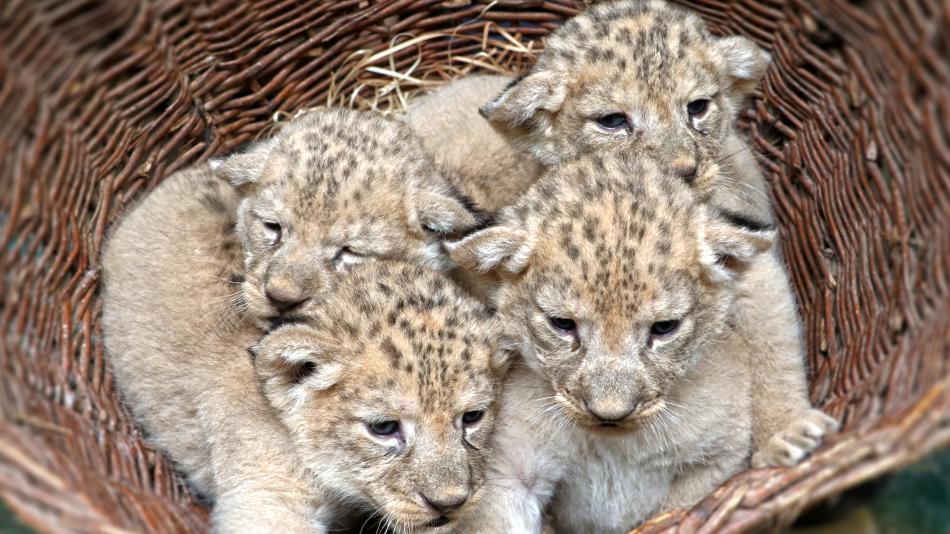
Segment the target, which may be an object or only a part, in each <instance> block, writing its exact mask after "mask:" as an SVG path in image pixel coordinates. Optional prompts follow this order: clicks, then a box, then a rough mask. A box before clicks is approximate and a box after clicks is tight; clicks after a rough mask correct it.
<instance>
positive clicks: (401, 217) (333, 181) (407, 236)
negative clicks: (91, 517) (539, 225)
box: [102, 110, 481, 532]
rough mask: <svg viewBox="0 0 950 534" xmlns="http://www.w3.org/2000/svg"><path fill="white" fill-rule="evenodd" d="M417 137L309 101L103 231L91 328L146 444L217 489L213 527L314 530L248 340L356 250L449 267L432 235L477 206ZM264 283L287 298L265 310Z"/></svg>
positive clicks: (211, 491)
mask: <svg viewBox="0 0 950 534" xmlns="http://www.w3.org/2000/svg"><path fill="white" fill-rule="evenodd" d="M421 150H422V149H421V148H420V146H419V142H418V140H416V139H415V137H413V135H412V134H411V133H410V132H409V130H408V128H407V127H406V126H404V125H401V124H400V123H397V122H394V121H387V120H384V119H381V118H379V117H377V116H375V115H372V114H368V113H359V112H354V111H343V110H321V111H316V112H313V113H311V114H308V115H307V116H304V117H301V118H299V119H296V120H294V121H291V122H290V123H288V124H287V125H285V126H283V127H281V128H280V129H279V130H278V132H277V133H276V134H275V136H274V137H272V138H269V139H266V140H263V141H260V142H258V143H255V144H253V145H251V146H250V148H249V149H248V150H246V151H243V152H240V153H237V154H234V155H231V156H227V157H225V158H223V159H219V160H213V161H212V162H210V163H205V164H199V165H196V166H195V167H192V168H189V169H185V170H183V171H180V172H178V173H176V174H175V175H173V176H170V177H168V178H167V179H166V180H164V181H163V182H162V183H161V184H160V185H159V186H158V187H157V188H156V189H155V190H154V191H152V192H150V193H149V194H148V195H146V196H145V197H144V198H143V199H142V201H141V202H139V203H138V204H137V205H136V206H135V207H134V209H132V210H131V211H130V212H129V213H128V214H127V215H126V216H125V217H123V218H122V219H121V220H120V221H119V222H118V224H117V225H116V226H115V228H114V229H113V230H112V231H111V233H110V237H109V239H108V241H107V244H106V247H105V250H104V253H103V258H102V266H103V273H104V295H103V335H104V339H105V345H106V350H107V351H108V353H109V356H110V363H111V365H112V369H113V371H114V373H115V376H116V381H117V384H118V388H119V390H120V391H121V393H122V395H123V397H124V398H125V400H126V401H127V403H128V405H129V406H130V408H131V409H132V412H133V414H134V415H135V417H136V420H137V421H138V422H139V424H141V425H142V427H143V430H144V431H145V432H146V434H147V436H148V439H149V441H150V443H152V444H153V446H155V447H156V448H158V449H159V450H162V451H163V452H165V453H166V454H167V455H168V456H169V457H170V458H171V459H172V460H173V461H174V462H175V465H176V467H177V468H178V469H180V470H181V471H182V472H183V473H184V474H185V475H186V476H187V477H188V479H189V481H190V482H191V484H192V485H193V486H194V487H195V489H196V490H197V491H198V492H199V493H201V494H203V495H204V496H205V497H207V498H208V499H209V500H210V501H213V502H214V510H213V526H214V528H215V529H216V530H220V531H225V532H235V531H241V530H242V529H247V528H248V525H253V526H254V527H256V528H260V529H263V530H267V531H275V532H313V530H314V529H316V530H317V531H321V530H325V528H326V524H327V521H328V519H327V516H326V513H325V512H326V510H327V507H326V506H324V496H323V495H321V494H320V492H319V491H315V490H314V488H313V487H312V485H311V484H309V481H308V480H306V479H305V478H304V477H303V475H302V469H301V468H300V465H299V462H298V460H297V458H296V456H295V455H294V454H293V452H292V451H293V448H292V442H291V441H290V437H289V436H288V434H287V432H286V429H285V428H283V427H282V425H281V423H280V421H278V420H277V419H276V418H275V417H274V416H273V413H272V411H271V408H270V407H269V405H268V404H267V402H266V401H265V399H264V398H263V397H262V396H261V395H260V394H259V392H258V390H257V382H256V380H255V376H254V370H253V367H252V365H251V361H250V359H249V357H248V355H247V347H248V346H249V345H250V344H252V343H254V342H256V341H257V340H258V339H260V336H261V335H262V333H263V330H262V329H263V328H265V327H267V326H269V324H270V321H269V320H268V319H271V318H278V319H280V320H287V319H293V318H295V317H298V316H299V315H303V314H306V313H307V312H308V310H310V309H311V308H312V307H313V306H316V305H318V304H319V303H320V301H321V300H322V297H323V295H325V293H326V292H328V291H331V290H332V288H333V286H334V285H335V283H336V280H337V279H338V278H340V275H342V274H343V273H345V272H347V271H349V269H350V268H352V266H353V265H355V264H357V263H361V262H365V261H367V260H373V259H377V258H400V259H404V260H407V261H413V262H419V263H421V264H425V265H428V266H430V267H440V268H445V267H447V266H448V263H449V262H448V260H447V257H446V254H445V252H444V250H443V248H442V244H441V243H442V240H443V239H445V238H446V237H447V236H458V235H460V234H461V233H462V232H463V231H464V230H465V229H467V228H473V227H475V226H477V225H478V224H480V220H481V219H480V216H479V214H478V213H476V212H474V211H473V210H472V209H471V207H470V206H469V205H468V204H467V203H466V202H465V201H464V199H462V198H459V197H458V196H457V195H456V194H455V192H454V191H453V190H452V189H451V188H450V187H449V186H448V185H446V183H445V181H444V180H443V179H442V177H441V175H440V174H438V173H437V171H436V170H435V169H434V167H433V166H432V165H429V164H428V162H429V160H428V159H427V158H426V156H425V154H423V153H422V151H421ZM265 222H269V223H279V224H280V225H281V232H280V234H281V235H280V239H274V236H275V232H274V229H273V228H268V227H267V226H265V225H264V223H265ZM268 232H270V233H268ZM267 290H270V292H271V293H272V294H277V295H279V296H280V297H281V299H283V301H288V302H297V304H296V305H295V306H293V307H291V308H285V309H281V310H276V309H275V308H274V306H273V305H272V304H271V302H269V301H268V298H267V297H266V296H265V291H267Z"/></svg>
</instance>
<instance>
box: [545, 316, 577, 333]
mask: <svg viewBox="0 0 950 534" xmlns="http://www.w3.org/2000/svg"><path fill="white" fill-rule="evenodd" d="M548 320H549V321H551V325H552V326H554V328H557V329H558V330H563V331H565V332H571V331H573V330H574V329H575V328H577V323H575V322H574V319H565V318H563V317H549V318H548Z"/></svg>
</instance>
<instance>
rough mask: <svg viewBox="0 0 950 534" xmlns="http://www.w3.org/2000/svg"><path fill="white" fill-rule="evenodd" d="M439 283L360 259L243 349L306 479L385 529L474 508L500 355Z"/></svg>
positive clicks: (479, 313)
mask: <svg viewBox="0 0 950 534" xmlns="http://www.w3.org/2000/svg"><path fill="white" fill-rule="evenodd" d="M496 321H497V319H496V318H494V317H493V316H492V314H491V313H490V312H489V311H488V310H487V309H486V308H485V307H484V306H483V305H481V304H479V303H478V302H477V301H475V300H474V299H473V298H472V297H469V296H468V295H466V294H465V293H463V292H462V291H461V290H460V289H458V288H457V287H455V286H454V285H453V284H451V283H450V282H449V281H448V279H446V278H445V276H444V275H442V274H439V273H435V272H433V271H429V270H427V269H424V268H422V267H419V266H416V265H411V264H405V263H394V262H378V263H374V264H367V265H361V266H359V267H357V268H354V270H353V272H352V273H351V274H350V275H349V276H347V277H346V278H344V279H343V280H341V281H340V283H339V284H338V285H337V288H336V290H335V291H334V292H333V293H332V294H331V295H329V296H327V298H326V299H325V300H323V301H322V302H321V303H320V304H319V305H318V306H316V308H315V309H314V311H313V312H312V313H311V314H310V315H309V316H308V317H307V318H306V322H305V323H304V324H294V325H289V326H281V327H279V328H277V329H276V330H274V331H273V332H271V333H270V334H268V335H267V336H266V337H265V338H264V339H263V340H262V341H261V342H260V344H259V345H258V346H257V347H256V349H254V352H255V353H256V366H257V374H258V377H259V379H260V381H261V384H262V390H263V392H264V394H265V396H266V397H267V398H268V400H269V401H270V403H271V404H272V405H273V406H274V408H275V410H276V413H277V415H278V417H279V418H280V419H281V421H282V422H283V423H284V425H286V427H287V429H288V430H289V432H290V434H291V435H292V436H293V440H294V443H295V445H296V448H297V452H298V455H299V457H300V458H301V459H302V462H303V465H304V466H306V467H307V468H308V469H309V473H310V475H311V476H313V477H314V480H315V483H316V484H318V485H320V486H322V487H324V488H326V489H327V490H329V491H330V492H332V494H333V495H334V499H335V500H336V501H337V502H338V503H339V504H340V505H341V507H342V508H352V505H353V503H357V504H358V505H362V506H364V507H365V508H366V509H367V511H370V512H373V513H375V514H379V516H380V517H381V523H382V524H384V525H386V526H388V527H391V528H392V529H394V530H395V531H396V532H408V531H413V530H414V529H416V528H421V527H438V526H442V525H445V524H447V523H449V522H450V520H451V519H452V518H454V517H456V516H458V515H464V513H465V512H466V507H467V506H470V505H471V504H472V503H476V502H478V501H479V499H480V497H481V495H482V493H487V490H486V491H482V487H483V485H484V483H485V472H486V467H487V460H488V453H489V448H488V442H489V438H490V435H491V429H492V427H493V425H494V419H495V413H496V411H497V409H498V406H499V404H498V398H499V397H500V395H501V389H502V385H501V384H502V379H503V378H504V374H505V372H506V371H507V368H508V360H509V353H508V352H507V351H506V350H503V349H502V348H501V347H499V346H498V345H497V341H496V339H497V333H498V331H499V330H500V325H499V324H497V322H496Z"/></svg>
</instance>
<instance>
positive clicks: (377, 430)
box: [369, 421, 399, 438]
mask: <svg viewBox="0 0 950 534" xmlns="http://www.w3.org/2000/svg"><path fill="white" fill-rule="evenodd" d="M369 430H370V432H372V433H373V434H376V435H377V436H380V437H384V438H387V437H390V436H392V435H394V434H395V433H396V432H399V421H380V422H378V423H373V424H371V425H369Z"/></svg>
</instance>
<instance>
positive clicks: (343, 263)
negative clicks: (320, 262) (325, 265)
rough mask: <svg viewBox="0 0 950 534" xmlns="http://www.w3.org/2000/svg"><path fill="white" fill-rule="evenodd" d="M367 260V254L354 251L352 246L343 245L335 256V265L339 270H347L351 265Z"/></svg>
mask: <svg viewBox="0 0 950 534" xmlns="http://www.w3.org/2000/svg"><path fill="white" fill-rule="evenodd" d="M365 260H366V255H365V254H360V253H358V252H354V251H353V249H351V248H350V247H342V248H340V250H338V251H336V254H335V255H334V256H333V265H334V266H335V267H336V268H337V270H341V271H342V270H345V269H348V268H349V267H350V266H352V265H354V264H356V263H361V262H363V261H365Z"/></svg>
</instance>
